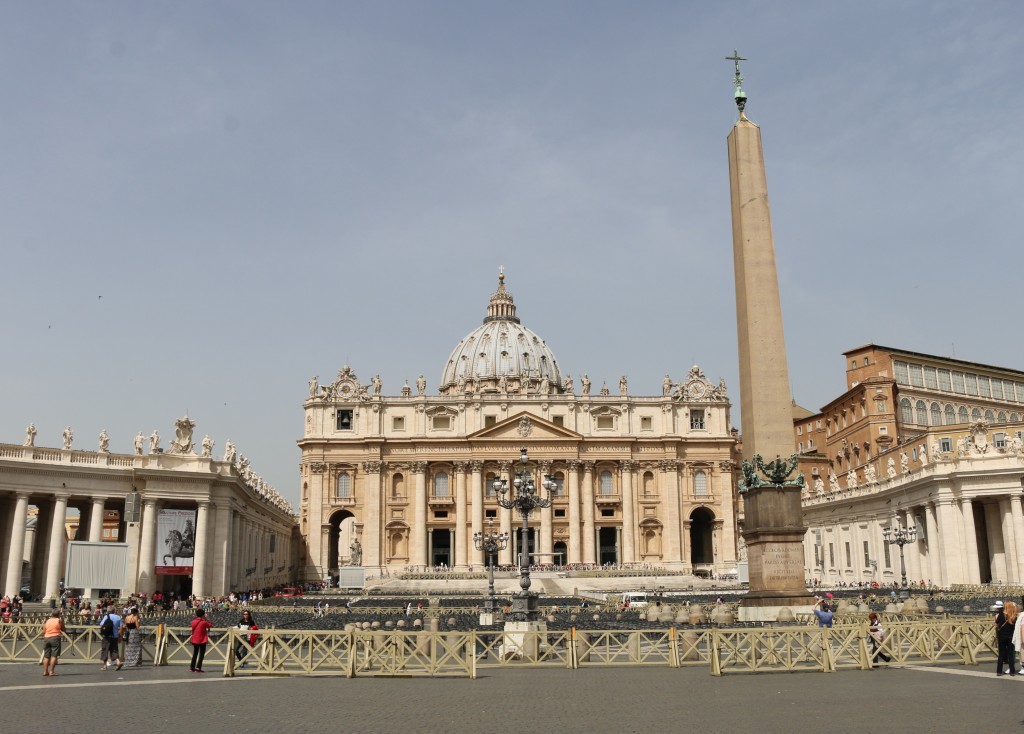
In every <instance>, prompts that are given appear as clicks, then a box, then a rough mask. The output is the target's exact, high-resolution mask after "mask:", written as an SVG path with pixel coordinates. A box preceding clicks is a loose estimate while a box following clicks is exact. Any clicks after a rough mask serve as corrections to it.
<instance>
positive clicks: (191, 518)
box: [156, 510, 196, 576]
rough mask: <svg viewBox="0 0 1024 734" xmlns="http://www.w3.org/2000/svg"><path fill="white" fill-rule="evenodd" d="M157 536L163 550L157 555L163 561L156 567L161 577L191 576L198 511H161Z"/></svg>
mask: <svg viewBox="0 0 1024 734" xmlns="http://www.w3.org/2000/svg"><path fill="white" fill-rule="evenodd" d="M156 534H157V537H158V538H159V539H160V543H161V544H162V546H163V547H162V548H160V549H158V550H157V555H158V556H159V557H160V558H161V560H162V561H163V563H162V565H158V566H157V567H156V573H157V575H159V576H191V575H192V557H193V556H194V555H195V552H196V550H195V549H196V511H195V510H160V514H159V515H158V516H157V520H156Z"/></svg>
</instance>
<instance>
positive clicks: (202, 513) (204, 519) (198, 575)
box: [192, 502, 210, 596]
mask: <svg viewBox="0 0 1024 734" xmlns="http://www.w3.org/2000/svg"><path fill="white" fill-rule="evenodd" d="M209 540H210V503H209V502H200V503H199V514H198V517H197V518H196V549H195V550H196V552H195V558H193V559H192V593H193V594H195V595H196V596H206V595H207V594H208V593H209V589H207V588H206V564H207V559H208V558H209V556H208V553H207V548H206V547H207V545H208V544H209Z"/></svg>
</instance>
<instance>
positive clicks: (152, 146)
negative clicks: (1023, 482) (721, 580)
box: [0, 0, 1024, 501]
mask: <svg viewBox="0 0 1024 734" xmlns="http://www.w3.org/2000/svg"><path fill="white" fill-rule="evenodd" d="M3 18H4V22H3V24H0V69H2V71H0V136H2V138H0V207H2V210H0V213H2V216H0V227H2V237H3V247H2V250H0V303H2V304H3V313H4V315H5V318H4V326H3V340H2V342H0V343H2V344H3V348H2V352H0V354H2V359H0V429H2V430H0V441H3V442H10V443H20V442H21V440H22V438H23V436H24V427H25V425H26V424H27V423H28V422H29V421H34V422H35V423H36V425H37V427H38V429H39V436H38V439H37V443H39V444H41V445H47V446H57V445H59V443H60V433H61V430H62V429H63V427H64V426H65V425H67V424H70V425H72V426H73V427H74V429H75V433H76V441H75V446H76V447H81V448H90V449H91V448H94V447H95V446H96V436H97V434H98V433H99V431H100V429H103V428H106V429H107V431H108V432H109V434H110V435H111V437H112V443H111V448H112V449H113V450H115V451H130V450H131V437H132V436H134V434H135V433H136V432H137V431H139V430H141V431H143V432H144V433H146V434H147V435H148V434H149V433H150V432H151V431H152V430H153V429H154V428H157V429H159V430H160V433H161V434H162V435H163V436H165V437H169V436H172V435H173V424H174V420H175V419H176V418H178V417H180V416H181V415H182V414H183V413H185V411H186V410H187V411H188V413H189V415H190V416H191V417H192V418H193V419H194V420H196V421H197V424H198V425H197V428H196V431H197V437H202V435H203V434H204V433H209V434H210V435H211V437H213V438H214V439H215V440H216V441H217V446H216V449H215V452H216V455H217V456H220V455H221V454H222V452H223V448H224V441H225V439H227V438H230V439H232V440H233V441H234V442H235V443H236V444H237V445H238V447H239V449H240V451H241V452H242V453H245V454H247V455H249V456H250V457H251V458H252V461H253V466H254V468H255V469H256V470H257V471H259V472H260V473H262V474H263V475H264V476H265V477H266V478H267V480H268V481H270V482H271V483H272V484H274V485H275V486H276V487H277V488H278V490H279V491H280V492H281V493H282V494H283V495H284V496H285V497H287V498H288V499H290V500H293V501H294V500H295V499H296V497H297V495H298V490H297V477H298V471H297V465H298V461H299V452H298V449H297V448H296V446H295V441H296V440H297V439H298V438H299V437H300V436H301V433H302V401H303V399H304V398H305V396H306V394H307V388H306V382H307V380H308V379H309V377H310V376H312V375H314V374H318V375H320V378H321V381H322V382H326V381H329V380H330V379H331V378H332V377H333V375H335V374H336V372H337V370H338V369H339V368H340V367H341V366H342V365H343V364H345V363H348V364H350V365H351V366H352V367H353V368H354V369H355V370H356V372H357V374H358V375H359V377H360V378H361V380H362V381H363V382H364V383H365V382H368V381H369V379H370V377H371V376H372V375H373V374H374V373H380V375H381V378H382V379H383V382H384V392H385V393H388V394H395V393H397V392H398V390H399V388H400V387H401V385H402V383H403V381H404V380H405V379H406V378H408V379H409V380H410V382H412V381H413V380H415V377H416V376H417V375H418V374H420V373H423V374H424V375H425V376H426V378H427V381H428V391H429V392H431V393H433V392H435V391H436V387H437V381H438V379H439V378H440V376H441V371H442V368H443V367H444V364H445V361H446V360H447V358H448V355H449V353H450V352H451V350H452V349H453V348H454V346H455V345H456V343H457V342H458V341H459V340H460V339H461V338H462V337H463V336H464V335H465V334H467V333H468V332H469V331H470V330H472V329H473V328H474V327H475V326H477V325H478V324H479V323H480V321H481V319H482V318H483V316H484V315H485V307H486V304H487V299H488V297H489V295H490V294H491V293H492V292H493V291H494V289H495V286H496V274H497V269H498V266H499V265H500V264H503V265H504V266H505V268H506V273H507V277H508V279H507V285H508V288H509V290H510V291H511V292H512V293H513V294H514V296H515V299H516V304H517V306H518V308H519V316H520V317H521V318H522V320H523V323H524V324H525V325H526V326H528V327H529V328H531V329H532V330H534V331H536V332H537V333H538V334H540V335H541V337H542V338H544V339H546V340H547V342H548V344H549V345H550V346H551V348H552V350H553V351H554V353H555V355H556V357H557V358H558V359H559V362H560V364H561V367H562V369H563V370H564V371H568V372H569V373H571V374H572V375H573V376H574V377H577V376H578V375H579V374H580V373H582V372H587V373H589V375H590V377H591V379H592V380H593V382H594V384H595V388H596V387H599V386H600V384H601V381H602V380H608V382H609V384H610V385H612V386H613V389H614V387H615V385H616V383H617V380H618V377H619V375H621V374H624V373H625V374H627V375H628V376H629V378H630V391H631V392H633V393H634V394H657V393H659V392H660V386H661V378H662V376H663V375H664V374H665V373H666V372H670V373H671V374H672V375H673V377H675V378H676V379H679V378H681V377H683V376H684V375H685V373H686V371H687V370H688V369H689V367H690V366H691V365H692V364H694V363H698V364H700V365H701V366H702V367H703V368H704V370H705V371H706V373H707V374H708V376H709V377H710V378H712V379H713V380H717V379H718V378H719V377H724V378H725V379H726V381H727V383H728V385H729V387H730V390H731V394H732V396H733V402H734V405H735V407H734V411H733V420H734V422H736V423H739V420H740V416H739V408H738V402H739V400H738V398H739V396H738V378H737V375H738V366H737V356H736V326H735V300H734V293H733V275H732V233H731V228H730V221H729V185H728V175H727V158H726V147H725V137H726V135H727V134H728V132H729V129H730V127H731V125H732V123H733V122H734V120H735V116H736V110H735V107H734V105H733V101H732V92H733V89H732V72H733V69H732V65H731V63H729V62H728V61H725V60H724V58H723V57H725V56H728V55H730V54H731V51H732V49H733V48H734V47H735V48H738V49H739V50H740V53H741V54H742V55H744V56H747V57H749V59H750V60H749V61H748V62H747V63H746V64H745V65H744V76H745V77H746V89H747V92H748V94H749V96H750V102H749V105H748V108H747V112H748V114H749V115H750V117H751V118H752V119H754V120H755V121H757V122H758V123H759V124H760V125H761V128H762V134H763V138H764V147H765V155H766V159H767V165H768V184H769V191H770V198H771V204H772V215H773V220H774V231H775V242H776V253H777V259H778V266H779V278H780V281H781V286H782V299H783V310H784V315H785V329H786V340H787V346H788V349H789V366H790V373H791V382H792V389H793V394H794V397H795V398H796V400H797V401H798V402H799V403H801V404H803V405H805V406H807V407H810V408H812V409H817V408H819V407H820V406H821V405H822V404H824V403H825V402H827V401H828V400H830V399H832V398H833V397H835V396H836V395H837V394H838V393H839V392H840V391H841V390H842V389H843V388H844V387H845V381H844V372H843V370H844V360H843V358H842V356H841V353H842V352H843V351H844V350H846V349H850V348H853V347H856V346H859V345H861V344H864V343H867V342H872V341H874V342H877V343H880V344H885V345H891V346H900V347H904V348H908V349H912V350H916V351H921V352H926V353H932V354H940V355H952V354H955V356H957V357H959V358H962V359H968V360H972V361H978V362H983V363H987V364H994V365H1000V366H1006V367H1014V368H1018V369H1020V368H1024V342H1022V340H1021V338H1020V335H1019V330H1020V327H1019V324H1020V316H1019V314H1020V303H1019V302H1020V295H1019V291H1020V280H1021V255H1020V245H1019V243H1018V242H1017V240H1018V239H1019V237H1018V235H1016V234H1015V231H1016V230H1014V229H1013V227H1015V226H1016V225H1017V224H1019V221H1020V217H1021V213H1022V207H1021V205H1020V201H1019V199H1020V191H1021V184H1022V171H1024V146H1022V145H1021V136H1020V133H1019V132H1018V128H1019V127H1020V125H1021V120H1022V119H1024V101H1022V98H1021V95H1020V93H1019V87H1020V85H1021V80H1020V75H1019V73H1018V71H1019V69H1020V66H1021V57H1020V51H1021V45H1020V33H1019V32H1020V28H1021V25H1022V21H1024V4H1021V3H1019V2H976V3H964V2H936V1H931V2H895V1H893V0H887V1H885V2H856V3H854V2H805V3H797V2H790V3H781V2H777V3H764V2H751V3H740V2H716V3H707V2H692V3H691V2H596V1H594V0H587V1H581V2H568V1H565V2H514V3H513V2H506V3H495V2H424V1H418V2H373V3H369V2H290V3H285V2H258V1H254V0H240V1H239V2H203V3H197V2H187V3H183V2H137V1H133V2H123V3H118V2H101V3H96V2H81V3H73V2H47V3H24V2H7V3H4V4H3ZM1011 225H1012V226H1011ZM165 445H166V442H165Z"/></svg>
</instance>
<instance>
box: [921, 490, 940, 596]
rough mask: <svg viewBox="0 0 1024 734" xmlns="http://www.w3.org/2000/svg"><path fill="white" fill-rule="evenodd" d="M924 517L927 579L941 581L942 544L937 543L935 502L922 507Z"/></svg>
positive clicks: (937, 528)
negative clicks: (926, 545) (926, 546)
mask: <svg viewBox="0 0 1024 734" xmlns="http://www.w3.org/2000/svg"><path fill="white" fill-rule="evenodd" d="M924 517H925V524H926V526H927V529H926V530H925V538H926V540H925V542H926V543H927V544H928V556H927V561H928V563H927V567H928V576H929V578H928V580H929V581H931V582H932V583H934V584H941V583H942V563H941V560H942V558H941V557H942V546H941V545H940V544H939V527H938V525H939V523H938V515H937V513H936V511H935V503H934V502H929V503H928V504H927V505H925V507H924Z"/></svg>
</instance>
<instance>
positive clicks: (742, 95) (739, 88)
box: [725, 49, 747, 115]
mask: <svg viewBox="0 0 1024 734" xmlns="http://www.w3.org/2000/svg"><path fill="white" fill-rule="evenodd" d="M725 60H726V61H732V62H733V63H734V64H735V65H736V78H735V79H734V80H733V83H734V84H735V85H736V94H735V95H734V96H735V98H736V106H737V107H739V110H740V114H741V115H742V114H743V108H744V107H746V106H747V93H746V92H744V91H743V75H742V74H740V62H741V61H746V60H747V59H745V58H744V57H742V56H740V52H739V51H737V50H736V49H733V51H732V56H726V57H725Z"/></svg>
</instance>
